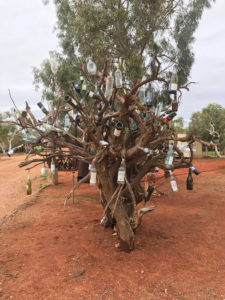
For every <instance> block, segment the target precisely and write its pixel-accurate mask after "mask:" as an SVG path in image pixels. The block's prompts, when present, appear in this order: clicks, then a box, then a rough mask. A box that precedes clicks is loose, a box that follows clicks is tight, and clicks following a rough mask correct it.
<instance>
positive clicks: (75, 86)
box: [73, 80, 83, 96]
mask: <svg viewBox="0 0 225 300" xmlns="http://www.w3.org/2000/svg"><path fill="white" fill-rule="evenodd" d="M82 86H83V84H82ZM73 87H74V90H75V91H76V92H77V93H78V94H79V95H80V96H81V88H80V86H79V84H78V82H77V81H76V80H74V81H73Z"/></svg>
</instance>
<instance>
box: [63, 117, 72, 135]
mask: <svg viewBox="0 0 225 300" xmlns="http://www.w3.org/2000/svg"><path fill="white" fill-rule="evenodd" d="M70 125H71V123H70V118H69V116H68V114H66V115H65V119H64V128H63V129H64V130H65V131H68V130H69V128H70Z"/></svg>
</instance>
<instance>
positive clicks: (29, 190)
mask: <svg viewBox="0 0 225 300" xmlns="http://www.w3.org/2000/svg"><path fill="white" fill-rule="evenodd" d="M31 194H32V188H31V179H30V174H28V178H27V195H31Z"/></svg>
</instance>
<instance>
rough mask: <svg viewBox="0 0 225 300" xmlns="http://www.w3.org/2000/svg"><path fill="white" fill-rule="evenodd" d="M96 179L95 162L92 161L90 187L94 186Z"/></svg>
mask: <svg viewBox="0 0 225 300" xmlns="http://www.w3.org/2000/svg"><path fill="white" fill-rule="evenodd" d="M96 177H97V172H96V168H95V160H93V161H92V164H91V169H90V186H95V185H96Z"/></svg>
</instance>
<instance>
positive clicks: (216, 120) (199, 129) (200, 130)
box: [189, 104, 225, 146]
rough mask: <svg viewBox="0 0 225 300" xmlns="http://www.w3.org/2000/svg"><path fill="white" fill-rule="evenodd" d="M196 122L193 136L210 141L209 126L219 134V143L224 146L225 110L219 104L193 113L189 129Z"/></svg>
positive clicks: (210, 105)
mask: <svg viewBox="0 0 225 300" xmlns="http://www.w3.org/2000/svg"><path fill="white" fill-rule="evenodd" d="M194 122H196V127H195V131H194V134H195V135H196V136H199V137H200V138H202V139H204V140H206V141H209V142H210V141H211V139H212V136H211V135H210V134H209V131H208V129H210V124H212V125H213V126H214V129H215V131H217V132H218V133H219V134H220V143H221V144H222V145H224V146H225V108H223V107H222V106H221V105H219V104H209V105H208V106H207V107H205V108H203V109H202V111H201V112H195V113H193V114H192V116H191V122H190V124H189V127H191V126H192V124H193V123H194Z"/></svg>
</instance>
